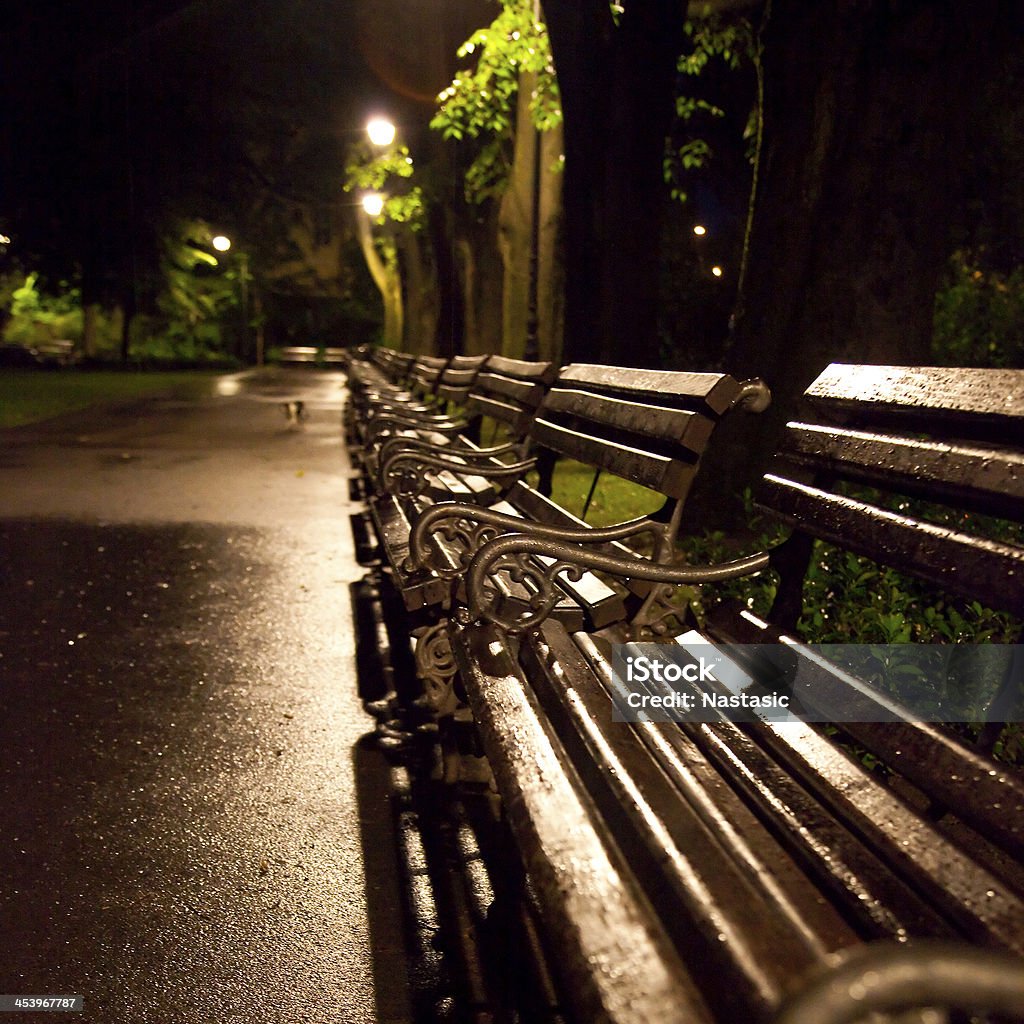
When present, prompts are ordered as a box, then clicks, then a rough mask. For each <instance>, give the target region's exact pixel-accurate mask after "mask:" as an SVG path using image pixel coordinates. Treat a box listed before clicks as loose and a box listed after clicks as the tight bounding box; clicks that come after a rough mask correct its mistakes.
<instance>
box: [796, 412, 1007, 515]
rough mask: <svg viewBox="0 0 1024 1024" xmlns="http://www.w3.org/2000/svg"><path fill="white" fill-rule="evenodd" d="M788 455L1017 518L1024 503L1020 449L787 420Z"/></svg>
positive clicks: (862, 479)
mask: <svg viewBox="0 0 1024 1024" xmlns="http://www.w3.org/2000/svg"><path fill="white" fill-rule="evenodd" d="M786 445H787V447H786V451H785V454H786V456H787V457H788V458H790V459H792V460H794V461H796V462H799V463H800V464H801V465H804V466H807V467H808V468H809V469H812V470H815V471H819V472H826V473H832V474H838V475H842V476H843V477H845V478H847V479H850V480H857V481H860V482H862V483H866V484H869V485H871V486H875V487H882V488H891V489H893V490H896V491H898V492H899V493H902V494H907V495H909V496H915V495H923V496H926V497H927V498H929V499H930V500H933V501H949V502H953V503H955V504H956V506H957V507H958V508H965V509H968V510H971V511H977V512H982V513H985V514H988V515H993V516H999V517H1002V518H1007V519H1017V518H1019V517H1020V516H1021V509H1022V507H1024V453H1022V452H1020V451H1011V450H1000V449H998V448H995V449H993V448H976V447H975V448H971V447H965V446H963V445H958V444H949V443H939V442H931V441H923V440H919V439H917V438H908V437H902V436H899V435H894V434H871V433H867V432H865V431H857V430H843V429H840V428H838V427H825V426H819V425H816V424H808V423H790V424H789V426H788V428H787V431H786Z"/></svg>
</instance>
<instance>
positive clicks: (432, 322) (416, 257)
mask: <svg viewBox="0 0 1024 1024" xmlns="http://www.w3.org/2000/svg"><path fill="white" fill-rule="evenodd" d="M395 233H396V236H397V238H398V245H399V251H400V253H401V266H402V268H403V269H404V271H405V273H404V274H403V275H402V278H403V280H404V281H405V285H406V288H405V295H404V299H405V322H404V325H403V326H404V331H405V344H404V348H405V351H406V352H415V353H416V354H417V355H435V354H436V349H435V347H434V344H435V340H436V336H437V317H438V293H437V273H436V270H435V268H434V264H433V261H432V260H430V259H429V257H428V253H429V250H430V240H429V238H424V236H423V235H421V234H420V233H419V232H416V231H411V230H410V229H409V228H408V227H406V226H404V225H398V226H397V228H396V229H395Z"/></svg>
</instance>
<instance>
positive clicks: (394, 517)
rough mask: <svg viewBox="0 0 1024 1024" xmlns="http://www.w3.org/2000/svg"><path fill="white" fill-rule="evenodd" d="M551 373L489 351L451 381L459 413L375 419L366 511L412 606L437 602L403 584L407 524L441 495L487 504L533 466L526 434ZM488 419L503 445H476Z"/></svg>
mask: <svg viewBox="0 0 1024 1024" xmlns="http://www.w3.org/2000/svg"><path fill="white" fill-rule="evenodd" d="M554 375H555V367H554V366H553V365H552V364H551V363H545V362H527V361H523V360H517V359H507V358H505V357H503V356H490V357H488V358H487V360H486V363H485V364H484V365H483V366H482V367H480V368H479V370H478V372H476V373H475V374H473V376H472V377H471V378H470V377H468V376H466V377H465V379H463V380H461V382H460V381H459V380H453V381H452V382H450V387H451V388H452V389H454V388H455V387H459V389H460V391H459V393H458V394H450V397H451V400H452V401H453V402H455V403H458V402H459V400H461V401H462V403H463V405H462V414H461V415H460V416H458V417H450V418H448V419H447V420H446V421H443V422H442V421H439V420H436V419H432V418H431V419H429V420H419V421H417V420H416V419H415V418H412V417H397V418H396V417H389V416H387V415H386V414H385V415H382V416H381V417H380V418H378V419H377V420H376V421H375V422H376V423H377V424H378V425H379V426H380V427H381V432H380V433H378V434H376V435H374V438H373V440H374V442H375V444H374V446H373V448H372V451H371V452H370V453H369V454H368V455H366V456H364V460H363V463H364V467H365V470H366V473H367V487H368V490H369V491H371V492H372V493H371V494H370V496H369V498H368V513H367V514H368V515H369V516H370V518H371V519H372V522H373V526H374V530H375V534H376V536H377V537H378V538H379V540H380V544H381V548H382V551H383V556H382V557H383V560H384V562H385V564H386V565H388V566H389V567H390V568H391V569H392V570H393V572H395V573H397V576H398V587H399V590H400V592H401V593H402V595H403V597H404V598H405V600H406V605H407V607H408V608H409V609H410V610H415V609H416V608H419V607H422V606H423V604H424V603H428V604H432V603H434V602H435V601H436V600H437V599H438V597H437V596H434V592H432V596H430V597H429V599H427V600H425V601H424V600H421V594H422V590H423V588H422V587H421V586H420V583H419V582H416V583H412V582H408V583H407V578H406V573H405V569H404V563H405V560H406V557H407V555H408V545H409V531H410V525H409V524H410V521H411V520H412V519H413V518H415V516H416V515H417V514H418V512H419V511H420V510H421V509H422V508H424V507H426V506H427V505H429V504H432V503H434V502H436V501H439V500H449V501H450V500H456V499H460V500H468V501H475V502H482V503H489V502H490V501H493V500H495V499H496V497H497V494H498V490H497V489H496V487H498V488H503V489H507V487H508V486H510V485H511V484H512V483H513V482H514V481H515V480H516V479H517V478H518V477H520V476H522V475H524V474H525V473H526V471H527V470H528V469H530V468H532V467H533V465H534V461H533V460H532V459H529V458H528V457H527V451H528V444H529V442H528V440H527V439H526V435H527V431H528V427H529V424H530V422H531V420H532V419H533V417H534V416H535V415H536V412H537V409H538V407H539V406H540V403H541V400H542V399H543V397H544V395H545V393H546V392H547V390H548V388H549V387H550V385H551V381H552V379H553V378H554ZM485 420H486V422H487V423H488V424H489V428H488V429H489V433H490V434H491V435H492V437H491V438H490V440H491V441H492V442H493V441H500V443H489V444H488V445H487V446H481V443H480V441H481V437H480V435H481V430H482V429H483V427H482V425H483V423H484V421H485ZM417 423H419V427H418V429H417ZM371 430H372V427H371ZM385 431H389V432H385ZM499 431H500V436H499ZM435 589H436V588H435ZM443 589H444V590H445V592H446V591H447V587H446V586H445V587H444V588H443ZM438 593H439V592H438ZM424 596H425V595H424Z"/></svg>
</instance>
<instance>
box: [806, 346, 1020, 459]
mask: <svg viewBox="0 0 1024 1024" xmlns="http://www.w3.org/2000/svg"><path fill="white" fill-rule="evenodd" d="M805 397H806V398H807V400H808V401H809V402H811V403H812V404H813V405H814V406H815V408H817V409H820V410H821V411H822V412H823V413H825V414H826V415H832V416H835V417H837V418H838V419H839V420H840V421H847V422H857V421H858V420H860V421H873V422H877V421H882V420H889V421H890V422H895V423H901V424H903V425H905V426H907V427H908V428H910V429H913V427H914V426H915V425H923V426H925V428H926V429H930V428H932V427H934V425H935V424H936V422H944V423H945V424H947V425H948V429H949V431H950V433H951V435H952V436H959V437H962V438H980V439H986V440H991V441H993V442H994V443H997V444H998V443H1001V442H1006V441H1009V440H1011V439H1012V440H1014V441H1021V440H1024V392H1022V389H1021V386H1020V376H1019V373H1018V372H1017V371H1014V370H995V369H970V368H962V367H958V368H955V369H953V368H949V369H945V368H933V367H905V366H851V365H847V364H844V363H833V364H832V365H831V366H829V367H828V368H827V369H826V370H825V371H824V372H823V373H822V374H821V375H820V376H819V377H818V378H817V380H815V381H814V383H813V384H812V385H811V386H810V387H809V388H808V389H807V391H806V393H805Z"/></svg>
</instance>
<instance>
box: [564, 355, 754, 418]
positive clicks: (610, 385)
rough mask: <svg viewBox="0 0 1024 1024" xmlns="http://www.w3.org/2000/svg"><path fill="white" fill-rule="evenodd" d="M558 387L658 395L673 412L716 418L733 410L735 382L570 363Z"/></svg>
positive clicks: (707, 376)
mask: <svg viewBox="0 0 1024 1024" xmlns="http://www.w3.org/2000/svg"><path fill="white" fill-rule="evenodd" d="M558 380H559V383H560V384H563V385H566V384H570V383H575V384H578V385H580V386H581V387H583V388H585V389H590V390H596V391H605V392H609V393H616V394H620V395H622V396H623V397H626V396H629V395H659V396H661V400H662V401H664V402H665V403H666V404H671V405H672V406H673V407H675V408H691V409H694V410H697V411H705V412H710V413H714V414H715V415H717V416H721V415H722V414H724V413H726V412H728V411H729V409H731V408H732V405H733V402H734V401H735V398H736V393H737V390H738V385H737V382H736V381H735V380H734V379H733V378H732V377H730V376H729V375H728V374H723V373H688V372H682V371H676V370H634V369H626V368H624V367H614V366H613V367H609V366H597V365H591V364H587V363H573V364H572V365H570V366H567V367H565V368H564V369H563V370H562V372H561V373H560V374H559V375H558Z"/></svg>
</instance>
